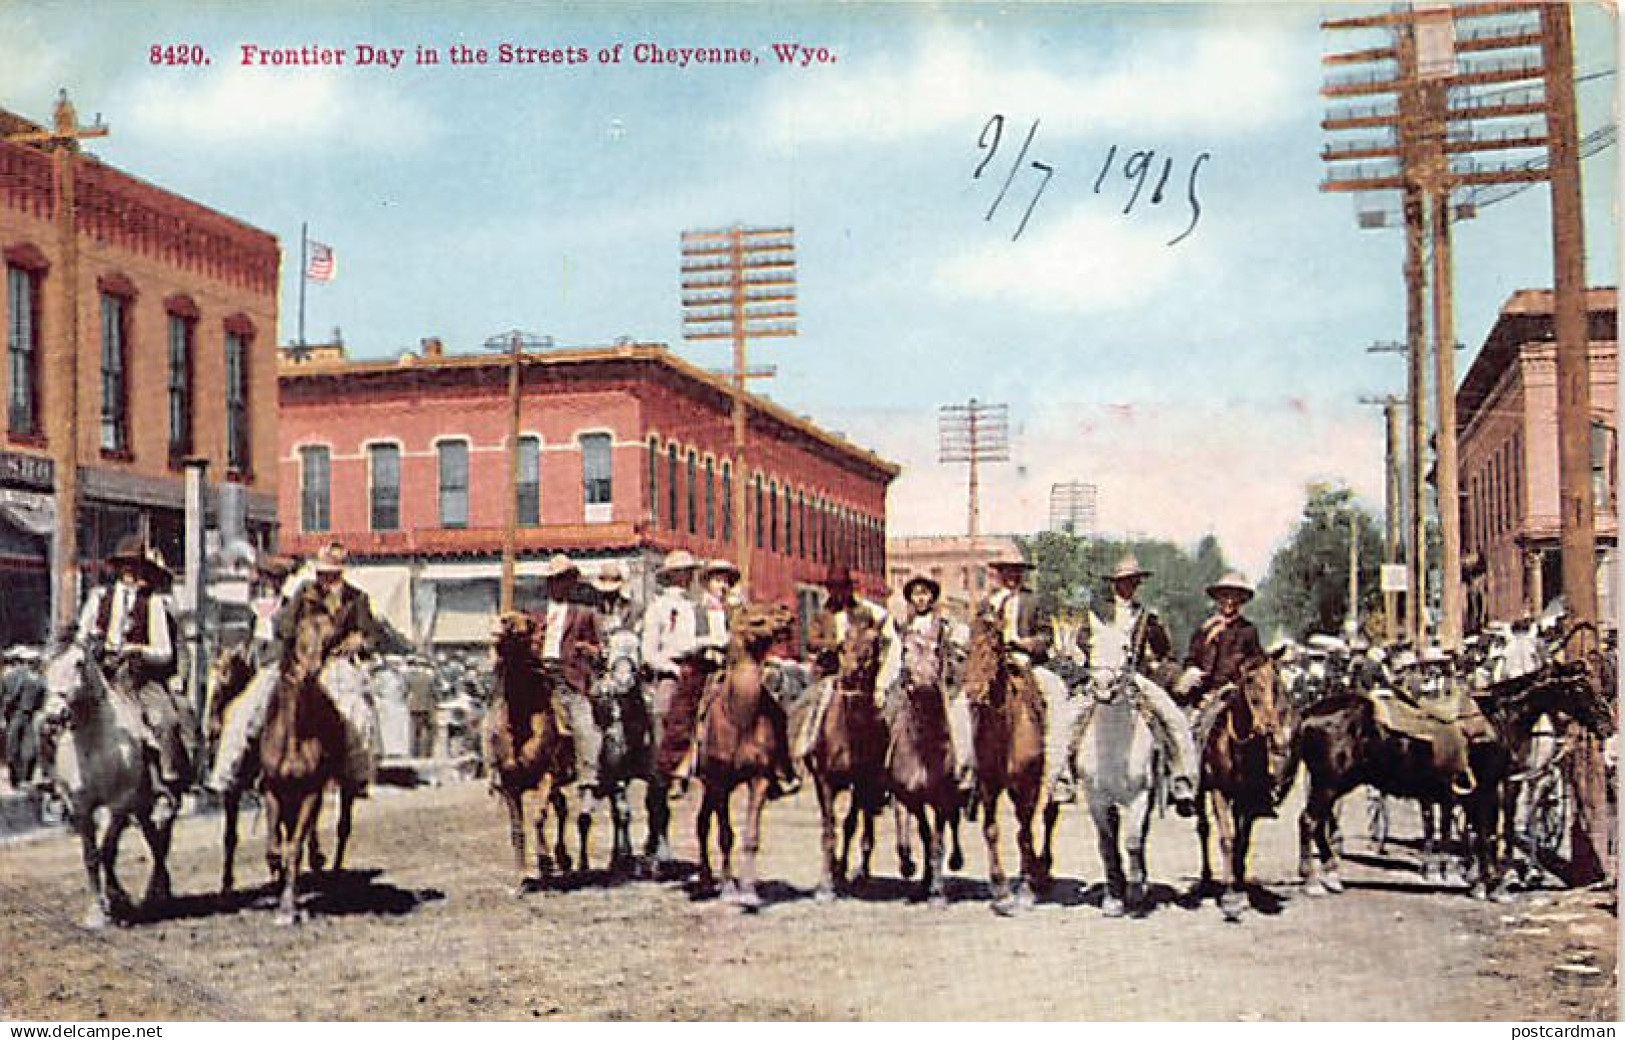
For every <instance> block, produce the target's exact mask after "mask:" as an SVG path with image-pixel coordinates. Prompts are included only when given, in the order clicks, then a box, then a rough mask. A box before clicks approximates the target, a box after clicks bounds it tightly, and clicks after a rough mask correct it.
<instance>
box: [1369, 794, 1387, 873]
mask: <svg viewBox="0 0 1625 1040" xmlns="http://www.w3.org/2000/svg"><path fill="white" fill-rule="evenodd" d="M1365 826H1366V833H1367V834H1368V835H1369V836H1370V838H1371V841H1372V843H1373V844H1374V845H1376V846H1377V854H1378V855H1379V856H1380V855H1382V854H1383V853H1384V852H1386V851H1387V849H1388V799H1387V798H1385V797H1384V796H1383V793H1382V792H1381V791H1378V790H1376V789H1375V788H1370V787H1368V788H1366V792H1365Z"/></svg>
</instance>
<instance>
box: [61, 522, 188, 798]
mask: <svg viewBox="0 0 1625 1040" xmlns="http://www.w3.org/2000/svg"><path fill="white" fill-rule="evenodd" d="M108 562H109V564H111V565H112V568H113V575H114V577H113V581H112V583H111V584H109V585H104V586H102V587H101V588H98V589H96V590H95V591H93V592H92V593H91V594H90V598H89V599H87V600H86V601H85V605H84V608H83V609H82V610H80V612H79V628H78V639H79V643H80V645H82V646H84V647H85V648H86V649H87V650H89V651H90V653H91V654H92V655H93V656H94V657H95V658H96V660H97V662H98V663H99V664H100V665H101V667H102V670H103V671H104V672H106V673H107V676H108V679H109V681H110V682H111V683H112V685H113V686H114V687H115V688H116V689H117V690H120V691H122V692H124V693H126V694H128V695H130V696H131V697H133V698H134V699H135V701H136V703H137V704H138V705H139V706H140V709H141V721H142V724H143V728H144V730H145V732H143V733H142V734H141V737H142V741H143V743H144V744H146V745H147V747H148V749H149V750H150V751H151V755H152V758H153V759H154V765H155V767H156V769H155V776H156V780H157V783H156V784H155V785H154V786H155V787H156V788H158V790H159V792H160V793H161V794H162V795H163V796H165V797H169V798H172V799H173V798H174V797H175V796H176V794H178V792H180V791H182V790H184V789H185V788H186V787H188V786H190V782H191V781H190V777H191V769H192V767H191V762H192V754H193V750H194V747H195V733H196V724H195V721H194V719H193V713H192V710H191V706H190V705H188V704H187V703H186V701H185V699H184V698H182V697H180V696H178V695H177V694H176V693H175V691H173V690H172V689H171V688H170V685H169V680H170V679H171V678H173V677H174V675H175V673H176V667H175V620H174V618H173V617H171V616H170V613H169V610H168V607H167V606H166V602H165V598H164V595H163V591H162V588H161V586H163V585H164V584H166V583H168V582H169V581H171V580H172V579H173V575H172V574H171V573H170V571H169V568H168V567H166V566H164V563H163V560H161V559H160V558H159V557H158V555H157V553H156V552H155V551H153V550H151V549H149V548H148V547H147V546H146V544H145V541H144V540H143V539H142V538H141V537H140V536H139V535H130V536H128V537H126V538H124V539H122V540H121V541H120V542H119V544H118V547H117V548H116V549H115V550H114V552H113V555H112V556H111V557H109V558H108Z"/></svg>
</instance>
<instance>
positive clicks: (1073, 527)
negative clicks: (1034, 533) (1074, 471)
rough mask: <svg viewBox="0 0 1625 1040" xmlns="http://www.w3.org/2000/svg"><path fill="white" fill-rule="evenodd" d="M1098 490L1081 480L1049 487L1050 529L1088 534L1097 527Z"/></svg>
mask: <svg viewBox="0 0 1625 1040" xmlns="http://www.w3.org/2000/svg"><path fill="white" fill-rule="evenodd" d="M1097 494H1098V490H1097V489H1096V487H1095V485H1093V484H1085V483H1084V482H1083V481H1081V480H1073V481H1069V482H1067V483H1065V484H1051V485H1050V488H1049V529H1050V530H1051V531H1064V532H1066V533H1067V534H1076V535H1086V534H1090V533H1092V532H1093V531H1094V529H1095V502H1096V498H1097Z"/></svg>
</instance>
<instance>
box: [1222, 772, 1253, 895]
mask: <svg viewBox="0 0 1625 1040" xmlns="http://www.w3.org/2000/svg"><path fill="white" fill-rule="evenodd" d="M1223 802H1224V803H1226V804H1223V807H1222V809H1219V808H1216V809H1215V812H1221V811H1222V812H1224V814H1225V817H1227V818H1228V819H1227V820H1226V824H1227V825H1221V828H1220V829H1221V832H1222V833H1223V834H1224V837H1225V839H1228V840H1222V841H1221V844H1223V845H1225V846H1228V847H1226V848H1225V850H1224V858H1225V877H1226V880H1227V886H1226V889H1225V891H1224V892H1223V893H1221V894H1220V896H1219V910H1220V911H1222V912H1223V914H1224V919H1225V920H1226V921H1239V920H1241V914H1242V911H1243V910H1245V909H1246V907H1247V846H1248V845H1249V844H1250V843H1251V839H1252V830H1253V817H1252V815H1251V814H1250V813H1248V812H1246V811H1245V810H1243V809H1242V808H1241V807H1240V806H1239V805H1238V804H1237V803H1235V802H1233V801H1230V799H1228V798H1226V799H1224V800H1223ZM1221 819H1223V817H1222V818H1221Z"/></svg>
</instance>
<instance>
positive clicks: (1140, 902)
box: [1123, 885, 1146, 910]
mask: <svg viewBox="0 0 1625 1040" xmlns="http://www.w3.org/2000/svg"><path fill="white" fill-rule="evenodd" d="M1145 903H1146V891H1145V886H1144V885H1130V886H1129V887H1128V894H1127V896H1126V897H1125V898H1124V900H1123V905H1124V906H1125V907H1127V908H1128V909H1129V910H1138V909H1140V908H1141V907H1143V906H1145Z"/></svg>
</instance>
